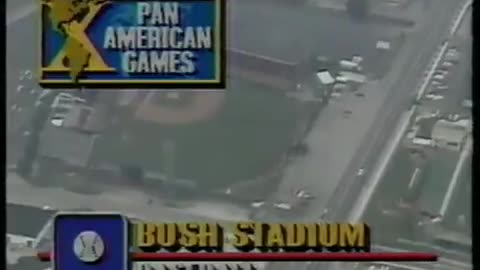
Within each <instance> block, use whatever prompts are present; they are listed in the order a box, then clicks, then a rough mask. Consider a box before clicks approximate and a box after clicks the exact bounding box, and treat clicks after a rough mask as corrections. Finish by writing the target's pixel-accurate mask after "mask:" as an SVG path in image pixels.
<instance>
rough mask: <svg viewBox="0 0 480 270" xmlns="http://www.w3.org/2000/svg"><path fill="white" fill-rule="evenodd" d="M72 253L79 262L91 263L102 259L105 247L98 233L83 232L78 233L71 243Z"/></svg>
mask: <svg viewBox="0 0 480 270" xmlns="http://www.w3.org/2000/svg"><path fill="white" fill-rule="evenodd" d="M73 252H74V253H75V255H76V256H77V258H78V259H79V260H80V261H82V262H85V263H93V262H96V261H98V260H99V259H100V258H102V255H103V253H104V252H105V245H104V243H103V240H102V238H101V237H100V235H98V233H96V232H94V231H84V232H81V233H79V234H78V235H77V237H76V238H75V240H74V241H73Z"/></svg>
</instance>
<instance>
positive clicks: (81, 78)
mask: <svg viewBox="0 0 480 270" xmlns="http://www.w3.org/2000/svg"><path fill="white" fill-rule="evenodd" d="M38 1H41V22H40V23H41V29H42V31H41V32H42V37H41V61H40V62H41V70H40V84H41V85H43V86H47V87H62V88H80V89H81V88H85V87H95V88H104V87H105V88H111V87H115V88H130V87H135V88H141V87H148V88H150V87H154V88H163V87H175V88H178V87H188V88H223V87H224V83H225V70H224V64H225V59H224V57H225V53H224V50H225V47H224V45H225V42H224V41H225V32H224V31H225V27H224V25H225V23H224V20H225V18H224V15H225V12H224V11H225V7H224V3H225V0H201V1H199V0H178V1H134V0H38Z"/></svg>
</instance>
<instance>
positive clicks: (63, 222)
mask: <svg viewBox="0 0 480 270" xmlns="http://www.w3.org/2000/svg"><path fill="white" fill-rule="evenodd" d="M128 243H129V239H128V221H127V219H126V218H125V217H124V216H122V215H120V214H114V213H105V214H103V213H98V214H94V213H85V214H80V213H60V214H58V215H57V216H56V217H55V220H54V258H53V265H54V269H55V270H128V269H129V260H128V259H129V255H128Z"/></svg>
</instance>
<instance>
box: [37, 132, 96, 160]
mask: <svg viewBox="0 0 480 270" xmlns="http://www.w3.org/2000/svg"><path fill="white" fill-rule="evenodd" d="M95 138H96V135H94V134H88V133H82V132H78V131H76V130H74V129H69V128H63V127H56V126H53V125H47V126H46V127H45V130H44V131H43V132H42V133H41V135H40V147H39V156H40V157H43V158H49V159H53V160H57V161H61V162H62V163H64V164H65V165H69V166H74V167H82V168H83V167H87V166H88V161H89V158H90V153H91V151H92V148H93V145H94V142H95Z"/></svg>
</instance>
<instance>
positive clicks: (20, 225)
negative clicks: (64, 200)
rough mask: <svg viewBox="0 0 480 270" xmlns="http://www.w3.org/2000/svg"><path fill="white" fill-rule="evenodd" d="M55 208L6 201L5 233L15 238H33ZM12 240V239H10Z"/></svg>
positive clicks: (53, 212)
mask: <svg viewBox="0 0 480 270" xmlns="http://www.w3.org/2000/svg"><path fill="white" fill-rule="evenodd" d="M55 213H56V211H55V210H49V209H42V208H39V207H33V206H28V205H19V204H13V203H7V217H8V218H7V232H6V233H7V235H12V236H16V238H15V239H20V238H23V239H35V238H36V237H37V235H38V233H39V232H40V231H41V230H42V228H43V226H44V224H46V223H47V222H48V221H49V220H50V218H51V217H52V216H53V215H54V214H55ZM12 240H13V239H12Z"/></svg>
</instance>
